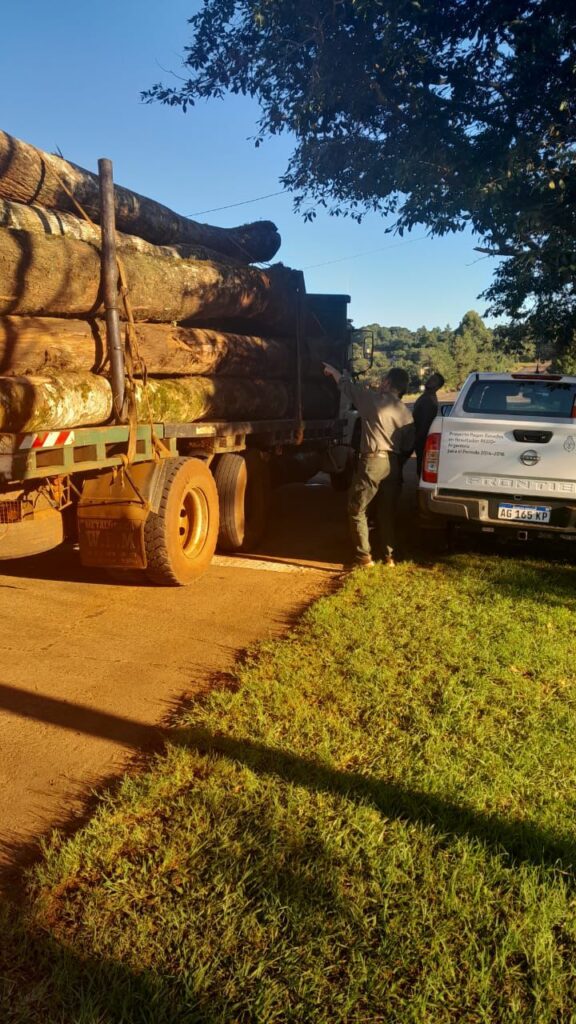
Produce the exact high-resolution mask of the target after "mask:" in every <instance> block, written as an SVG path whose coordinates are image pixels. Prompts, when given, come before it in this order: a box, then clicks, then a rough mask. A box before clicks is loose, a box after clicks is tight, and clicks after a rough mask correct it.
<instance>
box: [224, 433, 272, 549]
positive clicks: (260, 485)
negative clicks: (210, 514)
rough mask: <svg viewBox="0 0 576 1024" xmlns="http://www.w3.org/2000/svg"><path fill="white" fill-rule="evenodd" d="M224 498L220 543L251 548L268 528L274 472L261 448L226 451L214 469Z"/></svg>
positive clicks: (226, 547) (228, 547)
mask: <svg viewBox="0 0 576 1024" xmlns="http://www.w3.org/2000/svg"><path fill="white" fill-rule="evenodd" d="M214 479H215V481H216V487H217V489H218V497H219V499H220V532H219V534H218V547H219V548H220V549H221V550H222V551H249V550H250V549H251V548H252V547H254V545H255V544H257V543H258V541H259V540H260V537H261V536H262V534H263V533H264V530H265V528H266V521H267V517H268V507H269V504H270V472H269V468H268V464H267V463H266V462H265V461H264V460H263V458H262V456H261V454H260V452H259V451H256V450H254V449H252V450H249V451H246V452H243V453H242V454H241V455H237V454H233V453H231V452H229V453H226V454H225V455H222V456H221V457H220V458H219V460H218V463H217V465H216V469H215V470H214Z"/></svg>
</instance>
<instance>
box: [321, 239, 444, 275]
mask: <svg viewBox="0 0 576 1024" xmlns="http://www.w3.org/2000/svg"><path fill="white" fill-rule="evenodd" d="M427 237H428V236H427V235H420V237H419V238H406V239H405V240H404V241H403V242H395V243H394V244H393V245H383V246H382V247H381V248H380V249H367V250H366V252H357V253H354V255H353V256H341V257H340V259H338V260H326V262H325V263H309V264H308V266H307V267H302V270H315V269H316V267H329V266H331V265H332V264H333V263H345V262H346V260H358V259H360V257H361V256H372V255H373V254H374V253H376V252H385V251H386V250H387V249H398V248H399V247H400V246H401V245H410V244H411V243H412V242H423V241H424V240H425V239H426V238H427Z"/></svg>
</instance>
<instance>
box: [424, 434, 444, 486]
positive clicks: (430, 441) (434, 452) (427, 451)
mask: <svg viewBox="0 0 576 1024" xmlns="http://www.w3.org/2000/svg"><path fill="white" fill-rule="evenodd" d="M441 436H442V435H441V434H428V437H427V438H426V446H425V448H424V458H423V459H422V479H423V481H424V483H425V484H435V483H437V481H438V465H439V463H440V437H441Z"/></svg>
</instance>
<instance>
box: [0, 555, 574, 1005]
mask: <svg viewBox="0 0 576 1024" xmlns="http://www.w3.org/2000/svg"><path fill="white" fill-rule="evenodd" d="M575 584H576V570H575V569H574V568H572V567H571V566H568V565H553V566H550V565H545V564H543V563H538V562H534V561H519V560H513V559H500V558H497V557H486V556H484V557H481V556H474V555H473V556H470V555H467V556H463V555H460V556H456V557H453V558H451V559H448V560H446V561H444V562H442V563H439V564H437V565H436V566H433V567H425V566H417V565H413V564H406V565H402V566H400V567H398V568H397V570H395V571H390V570H387V569H386V568H376V569H375V570H370V571H364V572H357V573H355V574H353V575H351V576H350V577H349V578H348V579H347V581H346V583H345V584H344V586H343V588H342V589H341V591H340V592H339V593H338V594H337V595H335V596H332V597H329V598H327V599H324V600H321V601H319V602H318V603H317V604H316V605H315V606H314V607H313V608H312V609H311V610H310V611H309V612H308V613H307V614H306V615H305V617H304V619H303V620H302V622H301V625H300V626H299V627H298V628H297V629H296V630H295V631H294V632H293V633H292V634H290V635H289V636H288V637H287V638H286V639H284V640H282V641H279V642H278V641H277V642H274V643H271V644H268V645H264V646H263V647H261V648H260V649H259V650H258V652H257V653H256V654H255V655H254V656H253V657H252V658H251V659H249V660H248V661H247V663H246V664H244V665H242V666H241V667H239V668H238V671H237V676H236V678H235V680H234V683H233V685H231V686H230V688H227V689H220V690H218V691H215V692H213V693H211V694H210V695H208V696H207V697H206V698H205V699H204V700H202V701H200V702H197V703H195V704H193V705H192V706H191V707H190V708H189V710H188V711H187V712H186V714H185V715H184V717H183V719H182V720H181V721H180V722H179V723H178V725H177V727H176V728H175V729H174V734H173V741H172V743H171V744H170V746H169V749H168V750H167V751H166V754H165V755H163V756H161V757H158V758H157V759H155V761H154V763H153V764H152V765H151V767H150V769H149V770H148V771H147V772H146V773H144V774H143V775H141V776H137V777H133V778H127V779H126V780H125V782H124V784H123V786H122V788H121V791H120V793H119V794H117V795H115V796H113V797H112V796H109V797H108V798H107V799H105V800H104V801H103V802H102V805H101V807H100V809H99V811H98V813H97V814H96V815H95V817H94V819H93V820H92V821H91V823H90V824H89V825H88V826H87V827H86V828H84V829H83V830H82V832H80V833H79V834H78V835H77V836H76V837H75V838H74V839H72V840H68V841H64V840H63V839H61V838H59V837H55V838H54V841H53V843H52V844H51V846H50V848H48V849H47V851H46V857H45V860H44V862H43V863H42V865H41V866H40V867H39V868H38V869H37V871H36V872H35V875H34V877H33V879H32V881H31V892H30V905H29V908H28V910H27V911H26V913H25V914H24V915H20V916H19V917H18V919H16V917H15V915H14V913H13V912H11V911H9V910H7V909H5V910H4V911H3V914H4V918H3V925H4V942H3V944H2V945H3V953H2V954H0V955H1V957H2V972H1V973H2V978H3V986H4V987H3V995H2V996H1V997H0V1019H1V1020H2V1022H3V1024H4V1022H5V1024H37V1022H38V1024H40V1022H42V1024H140V1022H142V1024H196V1022H198V1024H199V1022H202V1024H204V1022H208V1024H216V1022H218V1024H236V1022H260V1024H274V1022H279V1024H280V1022H282V1024H285V1022H289V1024H292V1022H299V1024H300V1022H301V1024H308V1022H310V1024H337V1022H350V1024H380V1022H386V1024H388V1022H399V1024H425V1022H426V1024H427V1022H434V1024H449V1022H467V1024H468V1022H470V1024H472V1022H474V1024H476V1022H478V1024H486V1022H490V1024H492V1022H494V1024H512V1022H514V1024H516V1022H517V1024H527V1022H533V1024H563V1022H566V1024H568V1022H574V1021H576V956H575V953H576V912H575V904H576V886H575V884H574V865H575V864H576V817H575V815H574V805H575V795H574V794H575V793H576V762H575V758H574V750H575V748H576V713H575V697H576V685H575V682H574V674H573V660H574V642H573V623H574V615H575V612H576V588H575ZM23 978H26V983H25V984H24V983H23Z"/></svg>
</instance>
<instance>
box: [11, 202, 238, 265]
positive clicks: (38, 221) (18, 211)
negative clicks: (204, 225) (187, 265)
mask: <svg viewBox="0 0 576 1024" xmlns="http://www.w3.org/2000/svg"><path fill="white" fill-rule="evenodd" d="M0 227H3V228H12V229H13V230H16V231H35V232H38V233H39V234H41V235H63V236H64V237H65V238H74V239H76V241H78V242H90V244H91V245H95V246H97V247H98V248H100V245H101V241H102V236H101V233H100V228H99V227H98V225H96V224H91V223H89V222H88V221H87V220H84V219H83V218H82V217H75V216H74V214H72V213H63V212H62V211H61V210H47V209H46V208H45V207H44V206H26V205H25V204H24V203H16V202H14V201H13V200H10V199H1V198H0ZM116 248H117V249H118V252H120V253H123V252H143V253H145V254H146V255H147V256H174V257H176V258H177V259H192V260H216V261H217V262H228V258H226V257H224V256H223V255H222V254H221V253H217V252H215V251H214V250H213V249H206V248H205V247H204V246H202V245H153V244H152V242H146V241H145V240H144V239H143V238H139V237H138V235H125V234H123V233H122V232H121V231H117V232H116ZM231 262H233V263H238V262H241V261H239V260H232V261H231Z"/></svg>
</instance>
